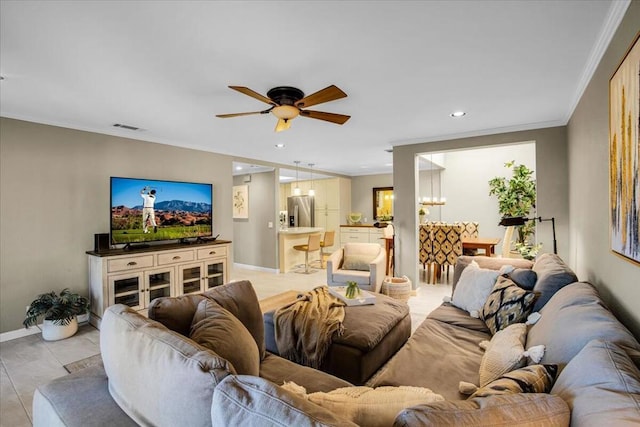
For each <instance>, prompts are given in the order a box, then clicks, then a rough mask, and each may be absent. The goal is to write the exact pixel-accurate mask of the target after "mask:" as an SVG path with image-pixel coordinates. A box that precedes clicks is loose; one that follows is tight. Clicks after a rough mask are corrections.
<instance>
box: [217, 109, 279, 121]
mask: <svg viewBox="0 0 640 427" xmlns="http://www.w3.org/2000/svg"><path fill="white" fill-rule="evenodd" d="M270 111H271V108H269V109H268V110H263V111H252V112H250V113H231V114H216V117H220V118H221V119H228V118H230V117H239V116H250V115H252V114H267V113H269V112H270Z"/></svg>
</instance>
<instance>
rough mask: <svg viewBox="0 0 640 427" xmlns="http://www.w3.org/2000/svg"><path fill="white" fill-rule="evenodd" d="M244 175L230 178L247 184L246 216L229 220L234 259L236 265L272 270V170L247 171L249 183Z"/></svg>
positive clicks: (274, 245) (274, 265)
mask: <svg viewBox="0 0 640 427" xmlns="http://www.w3.org/2000/svg"><path fill="white" fill-rule="evenodd" d="M245 176H246V175H238V176H235V177H234V178H233V185H247V186H248V187H249V218H247V219H234V220H233V236H234V242H233V243H234V245H233V246H234V248H233V253H234V259H235V262H237V263H239V264H244V265H252V266H256V267H263V268H269V269H274V270H275V269H277V268H278V259H277V253H278V251H277V247H278V243H277V241H278V229H279V225H280V223H279V222H278V216H277V215H276V189H279V185H277V178H276V172H274V171H271V172H262V173H254V174H250V176H251V181H250V182H244V178H245ZM269 222H271V225H272V227H271V228H269Z"/></svg>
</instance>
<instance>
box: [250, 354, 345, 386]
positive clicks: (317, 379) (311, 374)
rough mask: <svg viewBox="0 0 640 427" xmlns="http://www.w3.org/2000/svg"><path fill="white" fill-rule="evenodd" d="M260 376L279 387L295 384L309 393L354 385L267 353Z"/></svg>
mask: <svg viewBox="0 0 640 427" xmlns="http://www.w3.org/2000/svg"><path fill="white" fill-rule="evenodd" d="M260 376H261V377H262V378H264V379H267V380H269V381H271V382H273V383H275V384H277V385H282V384H284V383H285V382H294V383H296V384H300V385H301V386H303V387H304V388H306V389H307V391H308V392H309V393H313V392H316V391H331V390H335V389H336V388H340V387H348V386H350V385H353V384H351V383H349V382H348V381H345V380H342V379H340V378H338V377H335V376H333V375H331V374H327V373H326V372H322V371H318V370H317V369H313V368H309V367H307V366H302V365H298V364H297V363H293V362H291V361H290V360H287V359H284V358H282V357H280V356H276V355H274V354H271V353H267V355H266V356H265V358H264V359H262V363H261V364H260Z"/></svg>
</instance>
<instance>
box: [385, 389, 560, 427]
mask: <svg viewBox="0 0 640 427" xmlns="http://www.w3.org/2000/svg"><path fill="white" fill-rule="evenodd" d="M570 418H571V412H570V411H569V407H568V406H567V404H566V402H565V401H564V400H562V399H561V398H559V397H558V396H554V395H551V394H507V395H502V396H494V397H492V398H491V399H483V398H478V399H473V400H456V401H451V400H446V401H444V402H434V403H429V404H426V405H418V406H414V407H412V408H408V409H405V410H404V411H402V412H400V413H399V414H398V416H397V417H396V422H395V424H394V426H403V427H404V426H486V425H491V426H509V427H517V426H523V427H524V426H526V427H531V426H532V425H543V426H568V425H569V420H570Z"/></svg>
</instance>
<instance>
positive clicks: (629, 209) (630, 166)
mask: <svg viewBox="0 0 640 427" xmlns="http://www.w3.org/2000/svg"><path fill="white" fill-rule="evenodd" d="M638 133H640V42H638V36H636V38H635V41H634V42H633V43H632V45H631V48H630V49H629V51H628V52H627V54H626V55H625V57H624V59H623V60H622V62H621V63H620V66H619V67H618V69H617V70H616V72H615V73H614V74H613V77H611V80H610V81H609V196H610V218H611V226H610V230H611V231H610V235H611V250H612V251H614V252H615V253H617V254H619V255H622V256H623V257H625V258H626V259H628V260H630V261H632V262H635V263H638V264H640V182H639V181H638V161H639V154H640V145H639V141H638Z"/></svg>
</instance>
